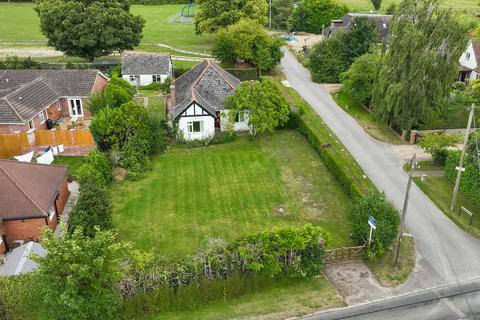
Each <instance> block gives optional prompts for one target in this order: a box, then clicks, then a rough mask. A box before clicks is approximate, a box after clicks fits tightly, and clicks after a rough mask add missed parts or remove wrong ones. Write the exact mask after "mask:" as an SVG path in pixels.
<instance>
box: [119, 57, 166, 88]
mask: <svg viewBox="0 0 480 320" xmlns="http://www.w3.org/2000/svg"><path fill="white" fill-rule="evenodd" d="M172 75H173V68H172V60H171V58H170V55H169V54H127V55H124V56H123V57H122V78H123V80H125V81H127V82H128V83H130V84H131V85H132V86H138V87H139V86H148V85H149V84H151V83H154V82H158V83H163V82H164V81H165V80H166V79H167V78H168V77H172Z"/></svg>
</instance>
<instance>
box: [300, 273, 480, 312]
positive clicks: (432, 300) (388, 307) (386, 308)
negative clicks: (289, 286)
mask: <svg viewBox="0 0 480 320" xmlns="http://www.w3.org/2000/svg"><path fill="white" fill-rule="evenodd" d="M479 318H480V279H474V280H471V281H468V283H460V284H457V283H455V284H450V285H445V286H441V287H436V288H431V289H426V290H419V291H417V292H413V293H408V294H404V295H401V296H398V297H394V298H386V299H379V300H376V301H373V302H370V303H367V304H359V305H356V306H352V307H347V308H343V309H337V310H330V311H325V312H321V313H318V314H316V315H312V316H307V317H304V318H302V319H304V320H334V319H357V320H360V319H364V320H376V319H378V320H384V319H389V320H404V319H423V320H426V319H430V320H440V319H442V320H451V319H465V320H466V319H471V320H478V319H479Z"/></svg>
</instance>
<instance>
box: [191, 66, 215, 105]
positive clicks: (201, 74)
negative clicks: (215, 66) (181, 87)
mask: <svg viewBox="0 0 480 320" xmlns="http://www.w3.org/2000/svg"><path fill="white" fill-rule="evenodd" d="M205 61H207V66H206V67H205V69H203V71H202V72H201V73H200V74H199V75H198V77H197V79H195V81H194V82H193V83H192V87H191V88H190V90H192V98H193V100H195V97H196V95H195V92H194V89H195V86H196V85H197V83H198V82H199V81H200V79H201V78H202V76H203V75H204V74H205V72H207V70H208V69H209V67H210V68H211V64H210V61H208V60H205Z"/></svg>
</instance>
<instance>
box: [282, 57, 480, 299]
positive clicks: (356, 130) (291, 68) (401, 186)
mask: <svg viewBox="0 0 480 320" xmlns="http://www.w3.org/2000/svg"><path fill="white" fill-rule="evenodd" d="M282 71H283V73H284V74H285V76H286V77H287V80H288V81H289V83H290V85H291V86H292V87H293V88H295V89H296V90H297V91H298V92H299V93H300V94H301V95H302V96H303V98H304V99H305V100H306V101H307V102H308V103H310V105H311V106H312V107H313V108H314V109H315V111H316V112H317V113H318V114H319V115H320V116H321V117H322V118H323V120H324V121H325V122H326V123H327V124H328V125H329V127H330V128H331V129H332V130H333V131H334V133H335V134H336V135H337V136H338V137H339V138H340V140H341V141H342V142H343V143H344V145H345V146H346V147H347V148H348V149H349V151H350V152H351V154H352V155H353V156H354V157H355V159H356V160H357V161H358V163H359V164H360V166H361V167H362V168H363V169H364V170H365V172H366V173H367V175H368V176H369V177H370V179H371V180H372V181H373V183H375V185H376V186H377V187H378V189H380V190H384V191H385V193H386V194H387V196H388V198H389V199H390V200H392V201H393V202H394V203H395V205H396V206H397V207H398V208H401V207H402V206H403V199H404V193H405V186H406V184H407V174H406V173H405V172H403V170H402V166H403V164H404V163H405V161H404V160H403V159H402V157H400V156H399V154H398V153H397V152H395V151H394V150H393V148H392V147H391V146H390V145H388V144H386V143H383V142H380V141H378V140H375V139H373V138H371V137H370V136H369V135H368V134H367V133H366V132H365V131H364V130H363V129H362V127H361V126H360V125H358V124H357V122H356V121H355V120H354V119H353V118H352V117H350V116H349V115H348V114H347V113H346V112H344V111H343V110H342V109H341V108H340V107H338V106H337V105H336V104H335V102H334V101H333V99H332V98H331V97H330V95H329V94H328V93H327V92H326V91H325V90H324V88H323V87H322V86H321V85H319V84H316V83H314V82H312V81H311V78H310V74H309V72H308V70H306V69H305V68H304V67H303V66H302V65H301V64H300V63H298V61H297V60H296V59H295V57H294V56H293V55H292V54H291V53H290V52H288V51H285V56H284V58H283V59H282ZM407 227H408V229H409V232H410V233H411V234H412V235H413V236H414V238H415V244H416V249H417V267H416V272H415V273H414V275H413V276H412V277H411V278H410V280H409V281H407V283H405V284H404V285H402V286H400V287H399V288H397V289H396V290H392V294H395V293H396V292H397V293H401V292H408V291H411V290H414V289H418V288H426V287H433V286H435V285H439V284H444V283H452V282H455V281H458V280H460V279H470V278H473V277H475V276H480V240H478V239H475V238H474V237H472V236H470V235H469V234H467V233H465V232H464V231H462V230H461V229H459V228H458V227H457V226H456V225H455V224H454V223H453V222H451V221H450V220H449V219H448V218H447V217H445V215H444V214H443V213H442V212H441V211H440V210H439V209H438V208H437V207H436V206H435V205H434V204H433V203H432V202H431V201H430V199H428V197H427V196H425V195H424V194H423V193H422V192H421V191H420V189H419V188H418V187H417V186H416V185H415V184H413V185H412V190H411V195H410V204H409V210H408V215H407Z"/></svg>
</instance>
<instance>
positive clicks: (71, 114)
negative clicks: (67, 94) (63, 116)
mask: <svg viewBox="0 0 480 320" xmlns="http://www.w3.org/2000/svg"><path fill="white" fill-rule="evenodd" d="M72 101H80V111H81V114H73V113H72ZM74 103H75V108H76V107H78V106H77V103H76V102H74ZM75 110H76V109H75ZM68 112H69V113H70V116H71V117H74V116H75V117H83V114H84V113H83V102H82V99H81V98H69V99H68Z"/></svg>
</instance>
